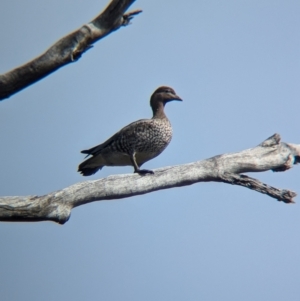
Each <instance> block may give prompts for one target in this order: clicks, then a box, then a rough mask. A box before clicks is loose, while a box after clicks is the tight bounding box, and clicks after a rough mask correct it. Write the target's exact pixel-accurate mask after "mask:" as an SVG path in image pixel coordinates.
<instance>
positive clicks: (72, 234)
mask: <svg viewBox="0 0 300 301" xmlns="http://www.w3.org/2000/svg"><path fill="white" fill-rule="evenodd" d="M106 4H107V1H106V0H101V1H100V0H99V1H91V0H88V1H81V0H72V1H68V0H60V1H58V0H53V1H33V0H26V1H20V0H10V1H8V0H4V1H3V3H2V9H1V11H0V24H1V28H2V36H1V47H0V57H1V60H0V62H1V63H0V72H1V73H4V72H6V71H8V70H10V69H12V68H14V67H17V66H19V65H21V64H23V63H25V62H27V61H28V60H30V59H32V58H34V57H35V56H37V55H39V54H41V53H42V52H43V51H45V50H46V49H47V48H48V47H49V46H50V45H51V44H53V43H54V42H55V41H57V40H58V39H59V38H61V37H62V36H63V35H66V34H68V33H69V32H71V31H73V30H74V29H76V28H78V27H80V26H81V25H82V24H84V23H87V22H88V21H90V20H91V19H92V18H93V17H94V16H95V15H97V14H98V13H99V11H101V10H102V9H103V8H104V7H105V6H106ZM131 8H132V9H136V8H141V9H143V13H142V14H141V15H139V16H137V17H136V18H135V19H134V20H133V24H132V25H131V26H129V27H127V28H122V29H120V30H119V31H117V32H115V33H113V34H111V35H109V36H108V37H106V38H105V39H104V40H102V41H100V42H98V43H97V44H95V45H94V48H92V49H91V50H89V51H88V52H87V53H85V54H84V55H83V57H82V58H81V59H80V60H79V61H78V62H76V63H74V64H71V65H68V66H66V67H64V68H62V69H60V70H59V71H57V72H55V73H54V74H52V75H50V76H49V77H47V78H45V79H44V80H42V81H40V82H38V83H37V84H35V85H33V86H31V87H29V88H27V89H26V90H24V91H22V92H20V93H18V94H16V95H14V96H13V97H11V98H10V99H8V100H5V101H3V102H1V103H0V128H1V129H2V130H1V131H0V140H1V148H0V160H1V168H0V183H1V185H0V187H1V195H33V194H39V195H41V194H46V193H48V192H51V191H55V190H58V189H61V188H64V187H67V186H69V185H71V184H74V183H77V182H80V181H84V180H86V178H83V177H82V176H81V175H80V174H79V173H77V172H76V170H77V166H78V164H79V163H80V162H81V161H82V160H83V158H84V156H83V155H82V154H80V151H81V150H82V149H86V148H89V147H92V146H94V145H96V144H98V143H101V142H103V141H104V140H105V139H107V138H108V137H110V136H111V135H112V134H114V133H115V132H116V131H117V130H119V129H120V128H121V127H123V126H125V125H127V124H128V123H130V122H132V121H134V120H137V119H140V118H148V117H151V110H150V107H149V97H150V95H151V93H152V92H153V91H154V90H155V89H156V88H157V87H158V86H160V85H170V86H172V87H173V88H174V89H175V91H176V92H177V94H178V95H180V96H181V97H182V98H183V100H184V101H183V102H182V103H179V102H178V103H177V102H173V103H170V104H168V105H167V107H166V113H167V115H168V117H169V119H170V121H171V123H172V125H173V132H174V134H173V140H172V142H171V144H170V145H169V146H168V148H167V149H166V150H165V151H164V153H163V154H161V155H160V156H159V157H157V158H155V159H154V160H152V161H150V162H148V163H146V164H145V165H144V168H149V169H151V168H153V169H155V168H158V167H162V166H169V165H175V164H184V163H188V162H193V161H196V160H201V159H205V158H208V157H211V156H214V155H217V154H222V153H227V152H235V151H240V150H243V149H246V148H250V147H253V146H255V145H257V144H259V143H261V142H262V141H263V140H264V139H266V138H267V137H269V136H271V135H272V134H274V133H279V134H280V135H281V137H282V140H283V141H285V142H292V143H299V124H298V120H299V94H300V88H299V80H300V71H299V70H300V68H299V67H300V59H299V53H300V37H299V35H300V34H299V28H300V19H299V13H300V2H299V1H292V0H285V1H283V0H281V1H267V0H264V1H256V0H254V1H253V0H251V1H250V0H244V1H233V0H228V1H214V0H213V1H207V0H205V1H204V0H203V1H202V0H201V1H191V0H186V1H181V2H179V1H177V2H174V1H170V0H164V1H145V0H137V1H136V3H135V4H134V5H133V6H132V7H131ZM131 172H132V168H131V167H120V168H117V167H116V168H103V170H102V171H101V172H98V173H97V174H96V175H94V176H93V177H90V179H98V178H101V177H106V176H109V175H112V174H119V173H131ZM251 176H254V177H257V178H259V179H260V180H262V181H264V182H266V183H267V184H270V185H273V186H276V187H279V188H287V189H291V190H294V191H297V192H298V193H300V185H299V167H297V166H295V168H293V169H292V170H290V171H287V172H284V173H272V172H265V173H259V174H251ZM296 201H297V203H296V205H286V204H283V203H279V202H276V201H275V200H273V199H271V198H269V197H267V196H265V195H261V194H258V193H256V192H253V191H250V190H247V189H245V188H241V187H235V186H230V185H225V184H220V183H200V184H196V185H193V186H189V187H182V188H176V189H170V190H165V191H159V192H155V193H151V194H148V195H143V196H138V197H134V198H128V199H123V200H117V201H102V202H95V203H93V204H88V205H85V206H81V207H79V208H76V209H75V210H74V211H73V212H72V216H71V219H70V220H69V222H68V223H66V224H65V225H64V226H59V225H56V224H54V223H50V222H42V223H1V224H0V237H1V246H0V249H1V259H0V283H1V285H0V292H1V296H2V298H3V300H22V301H24V300H25V301H27V300H30V301H34V300H46V301H48V300H54V299H57V300H61V299H65V300H71V299H72V300H75V301H76V300H95V299H96V300H98V299H101V300H106V301H111V300H124V301H127V300H130V301H135V300H139V301H140V300H143V301H148V300H149V301H150V300H172V301H177V300H178V301H179V300H205V301H215V300H218V301H219V300H222V301H227V300H228V301H229V300H230V301H235V300H243V301H248V300H249V301H250V300H251V301H252V300H272V301H281V300H290V301H294V300H299V295H300V260H299V254H300V243H299V233H300V222H299V214H300V209H299V199H298V198H296Z"/></svg>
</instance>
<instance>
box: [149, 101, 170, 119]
mask: <svg viewBox="0 0 300 301" xmlns="http://www.w3.org/2000/svg"><path fill="white" fill-rule="evenodd" d="M152 111H153V117H152V118H153V119H165V118H167V116H166V114H165V110H164V104H163V103H161V102H158V103H156V104H155V106H153V108H152Z"/></svg>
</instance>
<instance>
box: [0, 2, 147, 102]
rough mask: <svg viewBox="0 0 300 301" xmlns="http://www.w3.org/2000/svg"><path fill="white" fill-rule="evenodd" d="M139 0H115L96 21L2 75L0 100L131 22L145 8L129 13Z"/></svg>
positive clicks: (77, 57) (70, 60)
mask: <svg viewBox="0 0 300 301" xmlns="http://www.w3.org/2000/svg"><path fill="white" fill-rule="evenodd" d="M134 1H135V0H112V1H111V2H110V3H109V5H108V6H107V7H106V9H105V10H104V11H103V12H102V13H101V14H100V15H98V16H97V17H96V18H95V19H94V20H93V21H91V22H90V23H88V24H85V25H83V26H82V27H81V28H80V29H78V30H76V31H74V32H72V33H70V34H69V35H67V36H65V37H63V38H62V39H60V40H59V41H58V42H56V43H55V44H54V45H53V46H51V47H50V48H49V49H48V50H47V51H46V52H45V53H43V54H42V55H41V56H39V57H37V58H35V59H34V60H32V61H30V62H28V63H27V64H25V65H23V66H21V67H18V68H16V69H13V70H11V71H9V72H7V73H5V74H2V75H0V100H3V99H5V98H8V97H10V96H11V95H13V94H15V93H17V92H19V91H20V90H22V89H24V88H26V87H28V86H29V85H32V84H33V83H35V82H37V81H39V80H40V79H42V78H44V77H45V76H47V75H49V74H50V73H52V72H54V71H56V70H57V69H59V68H61V67H63V66H64V65H66V64H69V63H72V62H75V61H77V60H78V59H79V58H80V57H81V55H82V54H83V53H84V52H85V51H87V50H88V49H90V48H91V47H92V44H93V43H95V42H96V41H98V40H100V39H102V38H104V37H105V36H107V35H108V34H110V33H112V32H113V31H115V30H117V29H119V28H120V27H121V26H126V25H128V24H130V21H131V19H132V18H133V17H134V16H135V15H137V14H139V13H140V12H141V10H135V11H132V12H129V13H126V14H125V11H126V10H127V9H128V8H129V6H130V5H131V4H132V3H133V2H134Z"/></svg>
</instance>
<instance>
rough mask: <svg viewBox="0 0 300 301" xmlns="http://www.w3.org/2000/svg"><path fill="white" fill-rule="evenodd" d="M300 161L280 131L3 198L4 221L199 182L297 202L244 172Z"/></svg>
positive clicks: (59, 215) (44, 216)
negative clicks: (144, 169) (145, 167)
mask: <svg viewBox="0 0 300 301" xmlns="http://www.w3.org/2000/svg"><path fill="white" fill-rule="evenodd" d="M299 162H300V145H299V144H298V145H296V144H291V143H284V142H280V136H279V135H278V134H275V135H273V136H272V137H270V138H268V139H267V140H265V141H264V142H263V143H261V144H259V145H258V146H256V147H254V148H251V149H247V150H244V151H241V152H238V153H231V154H223V155H219V156H215V157H212V158H209V159H206V160H202V161H198V162H194V163H190V164H184V165H178V166H170V167H164V168H159V169H156V170H155V171H154V175H151V174H148V175H145V176H140V175H138V174H129V175H128V174H126V175H115V176H109V177H107V178H103V179H99V180H94V181H86V182H81V183H77V184H74V185H72V186H70V187H67V188H65V189H62V190H59V191H55V192H52V193H50V194H48V195H43V196H24V197H19V196H12V197H10V196H7V197H0V221H46V220H50V221H54V222H57V223H60V224H64V223H65V222H67V221H68V219H69V218H70V215H71V210H72V209H73V208H75V207H77V206H81V205H84V204H87V203H91V202H95V201H101V200H113V199H121V198H127V197H132V196H135V195H141V194H145V193H150V192H152V191H157V190H161V189H168V188H173V187H181V186H186V185H191V184H195V183H198V182H209V181H214V182H224V183H229V184H233V185H240V186H243V187H246V188H249V189H252V190H255V191H257V192H260V193H264V194H267V195H268V196H270V197H272V198H275V199H276V200H278V201H283V202H284V203H293V202H294V200H293V198H294V197H295V196H296V193H295V192H293V191H289V190H285V189H278V188H274V187H271V186H269V185H267V184H264V183H262V182H260V181H259V180H257V179H254V178H250V177H248V176H245V175H243V174H241V173H245V172H261V171H267V170H272V171H285V170H288V169H290V168H291V167H292V166H293V165H294V164H297V163H299Z"/></svg>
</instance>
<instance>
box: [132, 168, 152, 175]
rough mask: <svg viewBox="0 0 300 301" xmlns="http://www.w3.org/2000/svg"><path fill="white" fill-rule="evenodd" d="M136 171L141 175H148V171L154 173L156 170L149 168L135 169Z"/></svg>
mask: <svg viewBox="0 0 300 301" xmlns="http://www.w3.org/2000/svg"><path fill="white" fill-rule="evenodd" d="M134 172H135V173H138V174H139V175H146V174H147V173H149V174H154V172H153V171H152V170H149V169H139V170H135V171H134Z"/></svg>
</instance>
